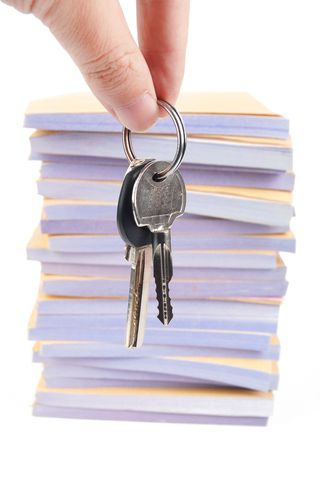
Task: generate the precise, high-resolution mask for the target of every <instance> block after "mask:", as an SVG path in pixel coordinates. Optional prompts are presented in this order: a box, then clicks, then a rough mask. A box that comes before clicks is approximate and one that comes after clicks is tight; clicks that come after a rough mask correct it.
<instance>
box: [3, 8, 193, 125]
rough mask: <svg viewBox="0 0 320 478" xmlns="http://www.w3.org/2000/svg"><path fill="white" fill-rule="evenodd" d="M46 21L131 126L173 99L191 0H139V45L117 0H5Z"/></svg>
mask: <svg viewBox="0 0 320 478" xmlns="http://www.w3.org/2000/svg"><path fill="white" fill-rule="evenodd" d="M4 3H7V4H9V5H11V6H13V7H16V8H17V9H18V10H20V11H22V12H24V13H33V14H34V15H36V16H37V17H38V18H40V20H41V21H42V22H43V23H44V24H45V25H47V26H48V27H49V29H50V30H51V32H52V33H53V34H54V36H55V37H56V38H57V39H58V41H59V42H60V43H61V45H62V46H63V47H64V48H65V49H66V50H67V51H68V52H69V54H70V55H71V57H72V58H73V60H74V61H75V63H76V64H77V65H78V67H79V68H80V71H81V72H82V74H83V76H84V78H85V80H86V82H87V83H88V85H89V87H90V88H91V89H92V91H93V93H94V94H95V95H96V96H97V98H98V99H99V100H100V101H101V103H102V104H103V105H104V106H105V107H106V108H107V109H108V110H109V111H110V112H111V113H112V114H113V115H114V116H116V117H117V118H118V119H119V121H120V122H121V123H122V124H124V125H125V126H127V127H128V128H129V129H132V130H134V131H143V130H145V129H147V128H149V127H150V126H151V125H152V124H153V123H154V122H155V121H156V120H157V118H158V116H159V114H161V112H160V111H159V108H158V105H157V103H156V98H160V99H164V100H167V101H169V102H170V103H175V101H176V99H177V96H178V93H179V89H180V85H181V82H182V78H183V72H184V62H185V50H186V43H187V31H188V15H189V0H137V23H138V39H139V46H140V49H139V47H138V46H137V44H136V43H135V41H134V39H133V37H132V35H131V33H130V31H129V29H128V26H127V23H126V21H125V18H124V16H123V13H122V10H121V7H120V5H119V3H118V0H25V1H24V0H16V1H15V0H12V1H10V0H8V1H7V0H4Z"/></svg>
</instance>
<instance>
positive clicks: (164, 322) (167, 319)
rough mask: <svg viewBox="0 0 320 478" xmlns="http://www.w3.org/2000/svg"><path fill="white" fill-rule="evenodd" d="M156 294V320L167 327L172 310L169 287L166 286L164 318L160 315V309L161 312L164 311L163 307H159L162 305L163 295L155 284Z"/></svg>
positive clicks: (159, 287)
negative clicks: (165, 312) (165, 314)
mask: <svg viewBox="0 0 320 478" xmlns="http://www.w3.org/2000/svg"><path fill="white" fill-rule="evenodd" d="M156 293H157V298H158V300H157V302H158V311H159V313H158V319H159V320H160V322H161V323H162V324H163V325H165V326H167V325H169V324H170V322H171V320H172V319H173V309H172V305H171V299H170V296H169V287H168V284H167V286H166V297H167V299H166V300H167V306H166V311H167V316H166V317H164V316H163V313H161V308H162V310H163V309H164V307H161V305H162V304H163V293H162V289H161V285H159V284H157V286H156Z"/></svg>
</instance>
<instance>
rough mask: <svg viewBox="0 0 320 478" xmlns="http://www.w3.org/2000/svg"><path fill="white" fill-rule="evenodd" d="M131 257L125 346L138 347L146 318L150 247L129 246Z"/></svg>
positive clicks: (140, 343)
mask: <svg viewBox="0 0 320 478" xmlns="http://www.w3.org/2000/svg"><path fill="white" fill-rule="evenodd" d="M130 252H131V254H130V257H131V258H132V265H131V275H130V290H129V302H128V316H127V332H126V346H127V347H128V348H133V347H140V346H141V345H142V343H143V339H144V332H145V326H146V319H147V307H148V297H149V285H150V275H151V261H152V248H151V246H147V247H144V248H138V249H135V250H134V249H133V248H131V251H130Z"/></svg>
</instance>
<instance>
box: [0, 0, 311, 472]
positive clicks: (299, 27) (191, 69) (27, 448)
mask: <svg viewBox="0 0 320 478" xmlns="http://www.w3.org/2000/svg"><path fill="white" fill-rule="evenodd" d="M121 3H122V5H123V8H124V11H125V12H126V16H127V19H128V22H129V24H130V26H131V28H132V30H133V31H134V29H135V2H134V0H127V1H122V2H121ZM191 3H192V5H191V19H190V35H189V47H188V54H187V67H186V74H185V80H184V84H183V88H184V89H185V90H210V89H212V90H244V91H248V92H250V93H251V94H253V95H254V96H256V97H257V98H258V99H260V100H261V101H262V102H264V103H265V104H266V105H267V106H268V107H270V108H271V109H274V110H275V111H277V112H279V113H281V114H283V115H285V116H287V117H288V118H289V119H290V121H291V135H292V137H293V143H294V151H295V156H294V164H295V172H296V175H297V181H296V188H295V206H296V213H297V218H296V219H295V221H294V223H293V230H294V232H295V233H296V235H297V239H298V248H297V254H296V255H295V256H287V257H286V258H285V259H286V262H287V265H288V269H289V271H288V278H289V280H290V287H289V292H288V294H287V296H286V299H285V303H284V305H283V307H282V310H281V314H280V329H279V335H280V339H281V343H282V353H281V360H280V372H281V376H280V387H279V390H278V391H277V392H276V406H275V414H274V417H273V418H272V419H271V420H270V424H269V426H268V427H267V428H262V429H256V428H244V427H240V428H236V427H217V426H216V427H214V426H181V425H165V424H160V425H157V424H139V423H136V424H133V423H109V422H94V421H80V420H58V419H40V418H38V419H37V418H33V417H32V416H31V404H32V401H33V396H34V389H35V387H36V384H37V381H38V378H39V374H40V367H39V366H37V365H35V364H32V363H31V343H29V342H28V341H27V322H28V319H29V314H30V312H31V309H32V306H33V303H34V301H35V297H36V294H37V289H38V284H39V265H38V264H35V263H27V261H26V254H25V247H26V243H27V241H28V239H29V236H30V235H31V233H32V230H33V228H34V227H35V225H36V224H37V222H38V221H39V216H40V210H41V200H40V197H38V196H37V194H36V186H35V181H36V179H37V176H38V167H39V166H38V165H35V164H31V163H30V162H28V153H29V144H28V135H29V134H30V132H28V131H24V130H23V129H22V123H23V112H24V109H25V107H26V104H27V103H28V102H29V101H30V100H32V99H34V98H39V97H43V96H50V95H55V94H60V93H66V92H72V91H80V90H83V89H86V85H85V83H84V81H83V80H82V78H81V75H80V73H79V72H78V71H77V69H76V67H75V66H74V65H73V63H72V61H71V60H70V59H69V57H68V56H67V54H66V53H65V52H64V51H63V50H62V48H61V47H60V46H59V44H58V43H57V42H56V41H55V40H54V38H52V37H51V35H50V33H49V32H48V31H47V30H46V28H45V27H43V26H42V25H41V24H40V23H39V22H38V21H37V20H36V19H34V18H32V17H31V16H23V15H21V14H19V13H17V12H15V11H14V10H13V9H10V8H9V7H7V6H5V5H3V4H1V3H0V52H1V54H0V128H1V129H0V131H1V133H0V134H1V136H0V155H1V159H0V161H1V183H0V196H1V198H0V199H1V200H0V207H1V210H0V225H1V226H0V227H1V236H0V240H1V248H0V253H1V258H0V271H1V272H0V280H1V302H0V307H1V329H0V330H1V342H0V354H1V355H0V366H1V382H0V383H1V395H0V397H1V407H0V430H1V439H2V444H1V455H2V457H1V459H0V471H1V476H3V477H6V478H11V477H16V476H21V475H22V474H24V475H27V474H32V476H34V477H35V478H38V477H40V476H41V477H44V476H45V477H46V478H51V477H57V476H59V477H61V478H65V477H74V476H77V477H79V478H82V477H84V476H88V475H90V476H92V477H102V476H112V477H113V478H115V477H120V476H121V477H123V476H130V475H131V476H141V477H142V478H144V477H149V476H152V477H154V478H160V477H161V478H164V477H165V478H167V477H173V476H175V477H185V478H188V477H191V476H217V477H219V478H222V477H228V478H229V477H230V478H231V477H233V476H235V475H237V476H239V477H246V478H250V477H253V476H260V477H261V478H264V477H268V478H270V476H271V474H272V473H274V474H275V476H281V475H282V476H283V475H286V476H290V475H293V474H294V475H296V476H298V475H299V474H303V475H304V476H308V478H312V477H318V476H319V473H320V466H319V462H318V454H319V440H318V436H319V426H320V411H319V400H320V385H319V376H320V362H319V334H320V325H319V322H320V314H319V309H320V307H319V294H320V285H319V247H318V243H319V236H318V234H319V205H320V201H319V193H318V191H319V184H320V181H319V175H320V165H319V161H320V157H319V147H318V145H319V130H320V126H319V111H320V95H319V85H320V74H319V46H320V33H319V23H318V20H319V12H318V7H319V2H318V1H317V0H305V1H304V2H300V1H298V0H268V1H266V0H265V1H263V0H261V1H257V0H242V1H241V2H240V1H238V0H224V1H218V0H211V1H210V0H198V1H196V0H192V2H191Z"/></svg>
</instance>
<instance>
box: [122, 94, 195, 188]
mask: <svg viewBox="0 0 320 478" xmlns="http://www.w3.org/2000/svg"><path fill="white" fill-rule="evenodd" d="M157 103H158V105H160V106H161V107H162V108H163V109H165V110H166V111H167V113H168V114H169V116H170V117H171V119H172V121H173V123H174V125H175V128H176V132H177V150H176V154H175V156H174V158H173V161H172V163H171V164H170V165H169V166H168V167H167V168H165V169H164V170H163V171H159V172H158V173H156V175H155V178H154V179H155V180H156V181H162V180H164V179H166V178H167V177H168V176H169V175H170V174H173V173H174V172H175V171H176V170H177V169H178V168H179V166H180V164H181V161H182V159H183V156H184V153H185V151H186V146H187V136H186V131H185V128H184V124H183V120H182V118H181V116H180V114H179V113H178V111H177V110H176V109H175V108H174V107H173V106H172V105H170V103H168V102H167V101H164V100H158V101H157ZM122 143H123V148H124V152H125V154H126V156H127V158H128V160H129V161H130V162H134V161H136V159H137V158H136V156H135V153H134V150H133V147H132V142H131V131H130V130H129V129H128V128H126V127H124V128H123V130H122Z"/></svg>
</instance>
